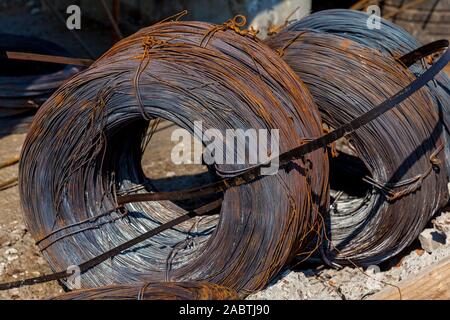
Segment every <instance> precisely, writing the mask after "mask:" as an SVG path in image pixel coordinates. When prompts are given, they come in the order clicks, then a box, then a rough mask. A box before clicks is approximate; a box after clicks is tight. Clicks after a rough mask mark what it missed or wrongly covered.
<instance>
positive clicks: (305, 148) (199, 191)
mask: <svg viewBox="0 0 450 320" xmlns="http://www.w3.org/2000/svg"><path fill="white" fill-rule="evenodd" d="M448 47H449V41H448V40H441V41H436V42H434V43H432V45H425V46H423V47H421V48H418V49H417V50H415V51H413V53H414V54H411V55H409V54H408V55H406V56H404V57H406V58H404V59H403V58H401V59H403V60H404V61H406V62H407V63H412V64H414V63H415V62H417V61H419V60H420V59H422V58H423V57H426V56H429V55H430V54H434V53H436V52H439V51H442V50H445V48H447V50H446V51H445V53H444V54H443V55H442V56H441V58H439V60H438V61H436V63H435V64H434V65H433V66H432V67H431V68H430V69H429V70H427V71H425V72H424V73H423V74H422V75H421V76H420V77H418V78H417V79H416V80H414V81H413V82H412V83H411V84H410V85H409V86H407V87H405V88H404V89H403V90H401V91H400V92H398V93H397V94H396V95H394V96H393V97H391V98H390V99H388V100H386V101H385V102H383V103H381V104H380V105H378V106H376V107H375V108H373V109H371V110H370V111H368V112H367V113H365V114H363V115H361V116H359V117H358V118H356V119H354V120H352V121H350V122H349V123H347V124H344V125H343V126H341V127H339V128H337V129H335V130H333V131H331V132H330V133H328V134H325V135H323V136H322V137H320V138H317V139H314V140H312V141H310V142H307V143H305V144H303V145H301V146H299V147H297V148H294V149H292V150H290V151H288V152H285V153H283V154H281V155H280V156H279V163H280V168H283V167H285V166H286V165H287V164H288V163H289V162H291V161H292V160H295V159H300V158H302V157H303V156H305V155H306V154H308V153H310V152H313V151H315V150H318V149H320V148H325V147H326V146H327V145H329V144H331V143H333V142H335V141H337V140H339V139H340V138H342V137H344V136H346V135H348V134H349V133H352V132H354V131H356V130H357V129H358V128H360V127H362V126H364V125H365V124H367V123H369V122H371V121H373V120H375V119H376V118H378V117H379V116H381V115H382V114H384V113H386V112H387V111H389V110H391V109H393V108H394V107H396V106H397V105H399V104H400V103H401V102H403V101H404V100H406V99H408V98H409V97H410V96H411V95H412V94H414V93H415V92H416V91H418V90H419V89H421V88H422V87H424V86H425V85H426V84H427V83H428V82H429V81H431V80H432V79H433V78H434V77H435V76H436V75H437V74H438V73H439V72H440V71H441V70H443V69H444V68H445V66H446V65H447V64H448V62H449V61H450V50H449V49H448ZM414 59H415V60H414ZM264 166H267V164H260V165H257V166H255V167H252V168H250V169H249V170H247V171H244V172H241V173H239V174H238V175H236V176H234V177H231V178H226V179H223V180H221V181H218V182H215V183H212V184H209V185H206V186H202V187H198V188H193V189H188V190H184V191H173V192H157V193H142V194H136V195H126V196H120V197H118V203H119V204H120V205H123V204H126V203H133V202H144V201H162V200H172V201H176V200H186V199H190V198H196V197H202V196H205V195H210V194H214V193H219V192H224V191H226V190H227V189H229V188H232V187H237V186H240V185H243V184H245V183H250V182H252V181H254V180H256V179H258V178H260V177H261V168H263V167H264Z"/></svg>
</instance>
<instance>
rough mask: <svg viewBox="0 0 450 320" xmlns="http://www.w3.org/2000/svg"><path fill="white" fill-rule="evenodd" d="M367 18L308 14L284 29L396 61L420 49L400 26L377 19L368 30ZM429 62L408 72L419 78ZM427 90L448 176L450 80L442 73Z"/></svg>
mask: <svg viewBox="0 0 450 320" xmlns="http://www.w3.org/2000/svg"><path fill="white" fill-rule="evenodd" d="M367 23H368V15H367V14H366V13H364V12H361V11H354V10H346V9H332V10H324V11H319V12H316V13H314V14H311V15H309V16H307V17H305V18H303V19H301V20H300V21H297V22H296V23H294V24H291V25H289V26H288V27H287V28H286V29H287V30H289V31H302V30H311V29H312V30H317V31H322V32H326V33H331V34H336V35H339V36H342V37H344V38H347V39H350V40H353V41H355V42H357V43H360V44H362V45H365V46H368V47H370V48H373V49H376V50H379V51H381V52H382V53H383V54H385V55H388V56H391V57H393V58H395V59H396V61H397V63H399V64H400V65H402V66H403V63H401V62H400V61H399V60H398V59H399V58H400V57H402V56H403V55H405V54H407V53H409V52H411V51H413V50H415V49H417V48H419V47H420V46H422V44H421V43H420V42H419V41H418V40H417V39H416V38H414V36H412V35H411V34H410V33H408V32H407V31H406V30H404V29H403V28H401V27H400V26H398V25H396V24H395V23H392V22H390V21H388V20H386V19H383V18H380V27H379V28H373V29H369V28H368V26H367ZM430 63H432V58H431V57H428V58H427V59H423V60H422V61H421V62H419V63H416V64H414V65H413V66H411V67H410V70H411V71H412V72H413V73H414V74H415V75H416V76H419V75H420V74H422V73H423V72H424V71H425V70H426V69H427V68H429V66H430ZM427 87H428V89H429V91H430V93H431V95H432V97H433V101H434V105H435V106H436V107H437V108H439V109H440V110H441V113H442V114H441V118H442V120H443V124H444V129H445V139H446V146H445V153H446V165H447V172H448V173H449V174H450V79H449V77H448V76H447V74H445V72H441V73H440V74H439V75H438V76H436V78H435V79H434V80H433V81H432V82H430V83H429V84H428V86H427Z"/></svg>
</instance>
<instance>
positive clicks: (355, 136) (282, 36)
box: [267, 21, 448, 265]
mask: <svg viewBox="0 0 450 320" xmlns="http://www.w3.org/2000/svg"><path fill="white" fill-rule="evenodd" d="M299 23H300V24H301V23H302V22H301V21H300V22H299ZM329 23H330V24H333V21H330V22H329ZM293 30H294V31H293ZM296 30H297V27H296V24H293V25H291V26H289V27H288V28H287V29H286V30H284V31H281V32H280V33H278V34H277V35H275V36H273V37H272V38H270V39H269V40H268V41H267V43H268V45H270V46H271V47H272V48H273V49H274V50H277V51H278V52H279V53H280V55H282V57H283V58H284V60H285V61H286V62H287V63H288V64H289V65H290V66H291V67H292V69H293V70H294V71H295V72H296V73H297V74H298V75H299V77H300V78H301V79H302V80H303V81H304V82H305V84H306V85H307V86H308V88H309V89H310V91H311V93H312V95H313V97H314V99H315V101H316V103H317V104H318V106H319V109H320V111H321V114H322V116H323V120H324V122H325V123H327V124H328V125H329V126H330V127H331V128H336V127H339V126H341V125H343V124H345V123H347V122H348V121H349V120H351V119H353V118H354V117H356V116H358V115H360V114H362V113H365V112H367V111H369V110H371V109H372V108H374V107H375V106H376V105H377V104H378V103H380V102H382V101H384V100H385V99H387V98H388V97H390V96H391V95H393V94H394V93H395V92H397V91H398V90H399V89H401V88H402V87H404V86H405V85H407V84H408V83H410V82H411V81H413V80H414V79H415V76H414V75H413V74H412V73H411V72H410V71H409V70H407V69H405V68H404V67H403V66H402V65H400V64H399V63H396V62H395V60H394V59H392V58H391V57H388V56H383V55H382V54H381V53H380V52H378V51H375V50H372V49H371V48H369V47H367V46H364V45H361V44H359V43H357V42H354V41H352V40H350V39H346V38H344V37H339V36H336V35H333V34H330V33H325V32H318V31H313V30H303V29H302V30H301V31H296ZM446 44H447V45H448V42H446ZM431 105H433V100H432V96H431V94H430V91H429V90H428V89H421V90H420V91H418V92H416V93H415V94H414V95H413V96H412V97H411V99H408V100H406V101H404V102H403V103H402V104H401V105H400V107H399V108H398V109H396V110H393V111H390V112H388V113H386V114H385V115H383V116H381V117H380V118H378V119H377V120H375V121H373V122H371V123H370V124H367V125H366V126H364V127H362V128H361V129H359V130H358V131H356V132H354V133H352V134H351V135H349V136H347V139H348V140H349V144H350V145H351V146H352V147H353V148H354V150H355V152H356V154H357V156H358V157H359V158H360V159H361V160H362V161H363V162H364V164H365V166H366V168H367V169H368V171H369V173H370V174H369V175H368V176H366V177H362V178H363V179H364V181H365V182H366V183H367V184H368V185H369V186H370V188H368V190H367V192H366V193H364V194H363V195H362V196H360V197H357V199H356V201H355V200H354V201H353V202H352V203H351V204H350V205H349V204H348V203H347V202H348V200H340V199H335V202H334V204H333V207H332V211H331V213H332V214H331V216H330V220H329V221H328V222H327V234H328V240H329V241H326V242H325V246H324V247H323V251H324V252H323V253H324V254H323V256H324V259H325V260H326V261H327V262H329V264H331V265H335V264H338V265H354V264H358V265H371V264H379V263H380V262H382V261H384V260H386V259H388V258H390V257H392V256H394V255H396V254H398V253H399V252H400V251H402V250H403V249H404V248H405V247H407V246H408V245H409V244H411V243H412V242H413V241H414V240H415V239H416V238H417V236H418V234H419V233H420V231H421V230H423V228H424V227H425V225H426V224H427V223H428V221H429V220H430V218H431V217H432V216H433V215H434V214H435V213H436V212H437V211H438V210H439V209H440V208H441V207H442V206H443V205H445V204H446V202H447V200H448V191H447V175H446V170H443V169H444V168H445V166H444V165H445V157H444V152H443V149H444V146H445V144H444V139H443V126H442V123H441V121H440V116H439V110H438V108H435V109H433V108H430V106H431ZM349 165H351V164H349Z"/></svg>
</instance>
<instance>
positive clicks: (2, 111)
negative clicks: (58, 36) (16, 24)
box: [0, 34, 81, 135]
mask: <svg viewBox="0 0 450 320" xmlns="http://www.w3.org/2000/svg"><path fill="white" fill-rule="evenodd" d="M7 51H19V52H32V53H38V54H50V55H64V56H68V55H69V53H68V52H67V51H66V50H64V49H63V48H61V47H60V46H58V45H56V44H54V43H52V42H49V41H45V40H42V39H38V38H34V37H26V36H17V35H11V34H0V135H4V134H8V133H18V132H25V131H26V129H27V128H28V127H29V124H30V122H31V118H32V115H33V114H34V113H35V112H36V109H37V108H38V107H39V106H40V105H41V104H42V103H44V102H45V100H46V99H47V98H49V97H50V95H51V94H52V93H53V92H54V91H55V90H56V89H57V88H58V87H60V86H61V84H62V83H63V82H64V81H66V80H67V79H69V78H70V77H72V76H73V75H74V74H76V73H78V72H79V71H80V70H81V68H80V67H78V66H70V65H69V66H66V65H58V64H50V63H42V62H29V61H16V60H9V59H8V58H7V57H6V52H7Z"/></svg>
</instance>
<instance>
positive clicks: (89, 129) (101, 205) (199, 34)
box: [20, 20, 328, 295]
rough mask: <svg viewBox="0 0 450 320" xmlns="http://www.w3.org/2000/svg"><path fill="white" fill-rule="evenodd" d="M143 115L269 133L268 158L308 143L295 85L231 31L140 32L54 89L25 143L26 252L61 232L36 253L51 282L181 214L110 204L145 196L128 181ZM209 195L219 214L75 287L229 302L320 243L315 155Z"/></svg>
mask: <svg viewBox="0 0 450 320" xmlns="http://www.w3.org/2000/svg"><path fill="white" fill-rule="evenodd" d="M154 117H158V118H164V119H167V120H169V121H172V122H174V123H176V124H177V125H179V126H180V127H184V128H186V129H187V130H189V131H192V129H193V122H194V121H199V120H201V121H202V122H203V127H204V129H205V130H206V129H208V128H216V129H219V130H220V131H222V132H224V131H225V130H226V129H235V128H241V129H247V128H253V129H272V128H274V129H279V130H280V143H281V145H280V152H285V151H288V150H291V149H293V148H295V147H297V146H299V145H301V144H303V143H304V141H305V140H309V139H311V138H317V137H319V136H320V135H321V132H322V131H321V130H322V129H321V120H320V116H319V113H318V110H317V107H316V106H315V105H314V103H313V101H312V99H311V97H310V95H309V93H308V92H307V89H306V88H305V87H304V85H303V84H302V83H301V82H300V81H299V80H298V78H297V76H296V75H295V74H294V73H293V72H292V71H291V70H290V69H289V68H288V67H287V66H286V64H285V63H284V62H283V61H282V59H281V58H279V57H278V56H277V55H276V54H275V53H274V52H272V51H271V50H270V49H269V48H268V47H266V46H265V45H263V44H262V43H261V42H260V41H259V40H256V39H255V38H254V37H253V36H252V35H251V33H250V32H244V31H242V32H241V31H240V29H239V28H238V26H237V23H236V21H235V20H234V21H230V22H227V23H226V24H224V25H221V26H216V25H211V24H206V23H192V22H170V23H160V24H157V25H155V26H153V27H150V28H146V29H143V30H141V31H140V32H138V33H137V34H135V35H133V36H131V37H129V38H127V39H124V40H123V41H121V42H119V43H118V44H117V45H116V46H114V47H113V48H112V49H111V50H110V51H109V52H108V53H106V54H105V55H104V56H103V57H102V58H101V59H99V60H98V61H96V62H95V63H94V64H93V65H92V66H91V67H90V68H89V69H88V70H87V71H85V72H83V73H81V74H79V75H77V76H76V77H75V78H73V79H72V80H71V81H69V82H68V83H67V84H65V85H64V86H63V87H62V88H60V89H59V90H58V91H57V92H56V93H55V94H54V95H53V96H52V97H51V98H50V99H49V100H48V101H47V102H46V103H45V105H44V106H43V107H42V108H41V109H40V110H39V112H38V115H37V116H36V118H35V120H34V123H33V125H32V128H31V132H30V134H29V135H28V137H27V141H26V143H25V146H24V150H23V153H22V161H21V166H20V173H21V174H20V182H21V184H20V185H21V196H22V203H23V205H24V212H25V220H26V224H27V226H28V227H29V230H30V232H31V233H32V235H33V236H34V237H35V239H37V240H38V239H43V238H45V237H46V236H47V235H49V234H51V233H52V232H54V231H55V230H58V229H61V231H60V232H56V233H53V234H52V235H51V236H50V237H48V238H45V240H43V241H42V242H40V244H39V246H40V248H41V249H42V250H43V253H44V256H45V257H46V258H47V260H48V261H49V263H50V265H51V266H52V268H53V270H55V271H60V270H65V269H66V268H67V266H70V265H74V264H80V263H82V262H83V261H87V260H89V259H91V258H94V257H97V256H98V255H100V254H101V253H102V252H106V251H108V249H110V248H111V247H115V246H117V245H118V244H121V243H124V242H126V241H127V240H129V239H133V238H135V237H137V236H138V235H140V234H142V233H143V231H145V230H152V229H154V228H155V227H158V226H160V225H161V224H163V223H165V222H167V221H170V220H173V219H174V218H177V217H180V216H183V215H185V214H186V213H187V210H186V209H185V208H183V207H181V206H178V205H177V204H176V203H173V202H168V201H161V202H145V203H133V204H126V205H123V206H121V205H119V204H118V203H117V201H116V199H117V196H121V195H126V194H128V193H130V191H129V190H136V189H137V190H139V188H141V189H142V190H143V191H147V192H148V191H156V190H152V187H151V186H149V184H147V183H146V180H145V177H144V176H143V173H142V170H141V169H140V158H141V142H142V139H143V135H144V133H145V130H146V128H147V126H148V121H147V120H146V119H150V118H154ZM168 156H169V155H168ZM36 165H37V166H36ZM218 167H219V169H220V171H221V172H227V171H231V172H234V171H236V170H242V169H244V168H245V167H248V166H243V165H235V166H230V165H227V166H225V165H221V166H218ZM306 169H307V170H306ZM305 170H306V171H305ZM305 172H306V173H305ZM298 190H302V192H298ZM43 195H45V196H43ZM222 197H223V203H222V206H221V211H220V215H215V216H209V217H208V216H207V217H198V218H194V219H192V220H191V221H189V222H185V223H183V224H181V225H179V226H177V227H173V228H171V229H170V230H166V231H164V232H163V233H161V234H158V235H156V236H154V237H152V238H151V239H149V240H146V241H144V242H142V243H141V244H140V245H139V246H135V247H133V249H132V250H126V251H125V252H122V253H121V254H119V255H117V256H116V257H115V258H114V259H112V260H108V261H106V262H104V263H102V264H100V265H98V266H96V267H94V268H92V269H90V270H88V271H86V272H85V273H84V274H83V275H82V286H83V287H84V288H89V287H97V286H101V285H110V284H113V283H116V284H117V283H130V282H136V281H140V282H148V281H192V280H207V281H208V282H213V283H217V284H221V285H224V286H227V287H230V288H232V289H234V290H236V291H238V292H239V293H240V294H241V295H245V294H248V293H251V292H254V291H256V290H259V289H261V288H263V287H264V286H265V285H266V284H267V283H268V282H269V281H270V280H271V279H272V278H273V277H274V276H275V275H276V274H277V273H278V272H279V271H280V270H281V269H282V268H283V267H284V266H285V265H286V264H287V263H288V262H289V261H290V260H291V259H292V258H293V256H294V253H295V252H298V251H302V248H305V247H306V243H307V242H308V240H309V238H310V236H312V235H314V234H317V233H320V226H321V222H322V221H323V219H322V218H321V217H320V210H322V209H325V208H326V207H327V206H328V205H327V203H328V199H327V198H328V163H327V157H326V151H325V150H324V149H323V148H322V149H321V150H317V151H315V152H313V153H311V154H309V155H307V156H305V157H304V159H303V161H300V160H299V161H294V162H293V163H292V166H291V168H290V169H289V170H283V171H281V172H280V173H279V174H278V175H277V176H268V177H265V178H264V179H259V180H257V181H254V182H252V183H250V184H246V185H241V186H239V187H236V188H231V189H229V190H227V191H225V192H224V194H223V196H222ZM108 212H109V214H107V213H108ZM93 217H96V218H93ZM89 218H91V220H89ZM82 221H84V223H83V222H82ZM74 224H76V225H74ZM70 225H74V226H73V227H69V228H66V227H67V226H70ZM192 228H194V229H192ZM192 230H196V232H193V231H192ZM68 234H70V236H69V235H68ZM64 235H67V236H64ZM58 238H59V240H57V241H55V240H56V239H58ZM52 242H53V243H52ZM256 244H257V245H256ZM44 248H45V249H44Z"/></svg>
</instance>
